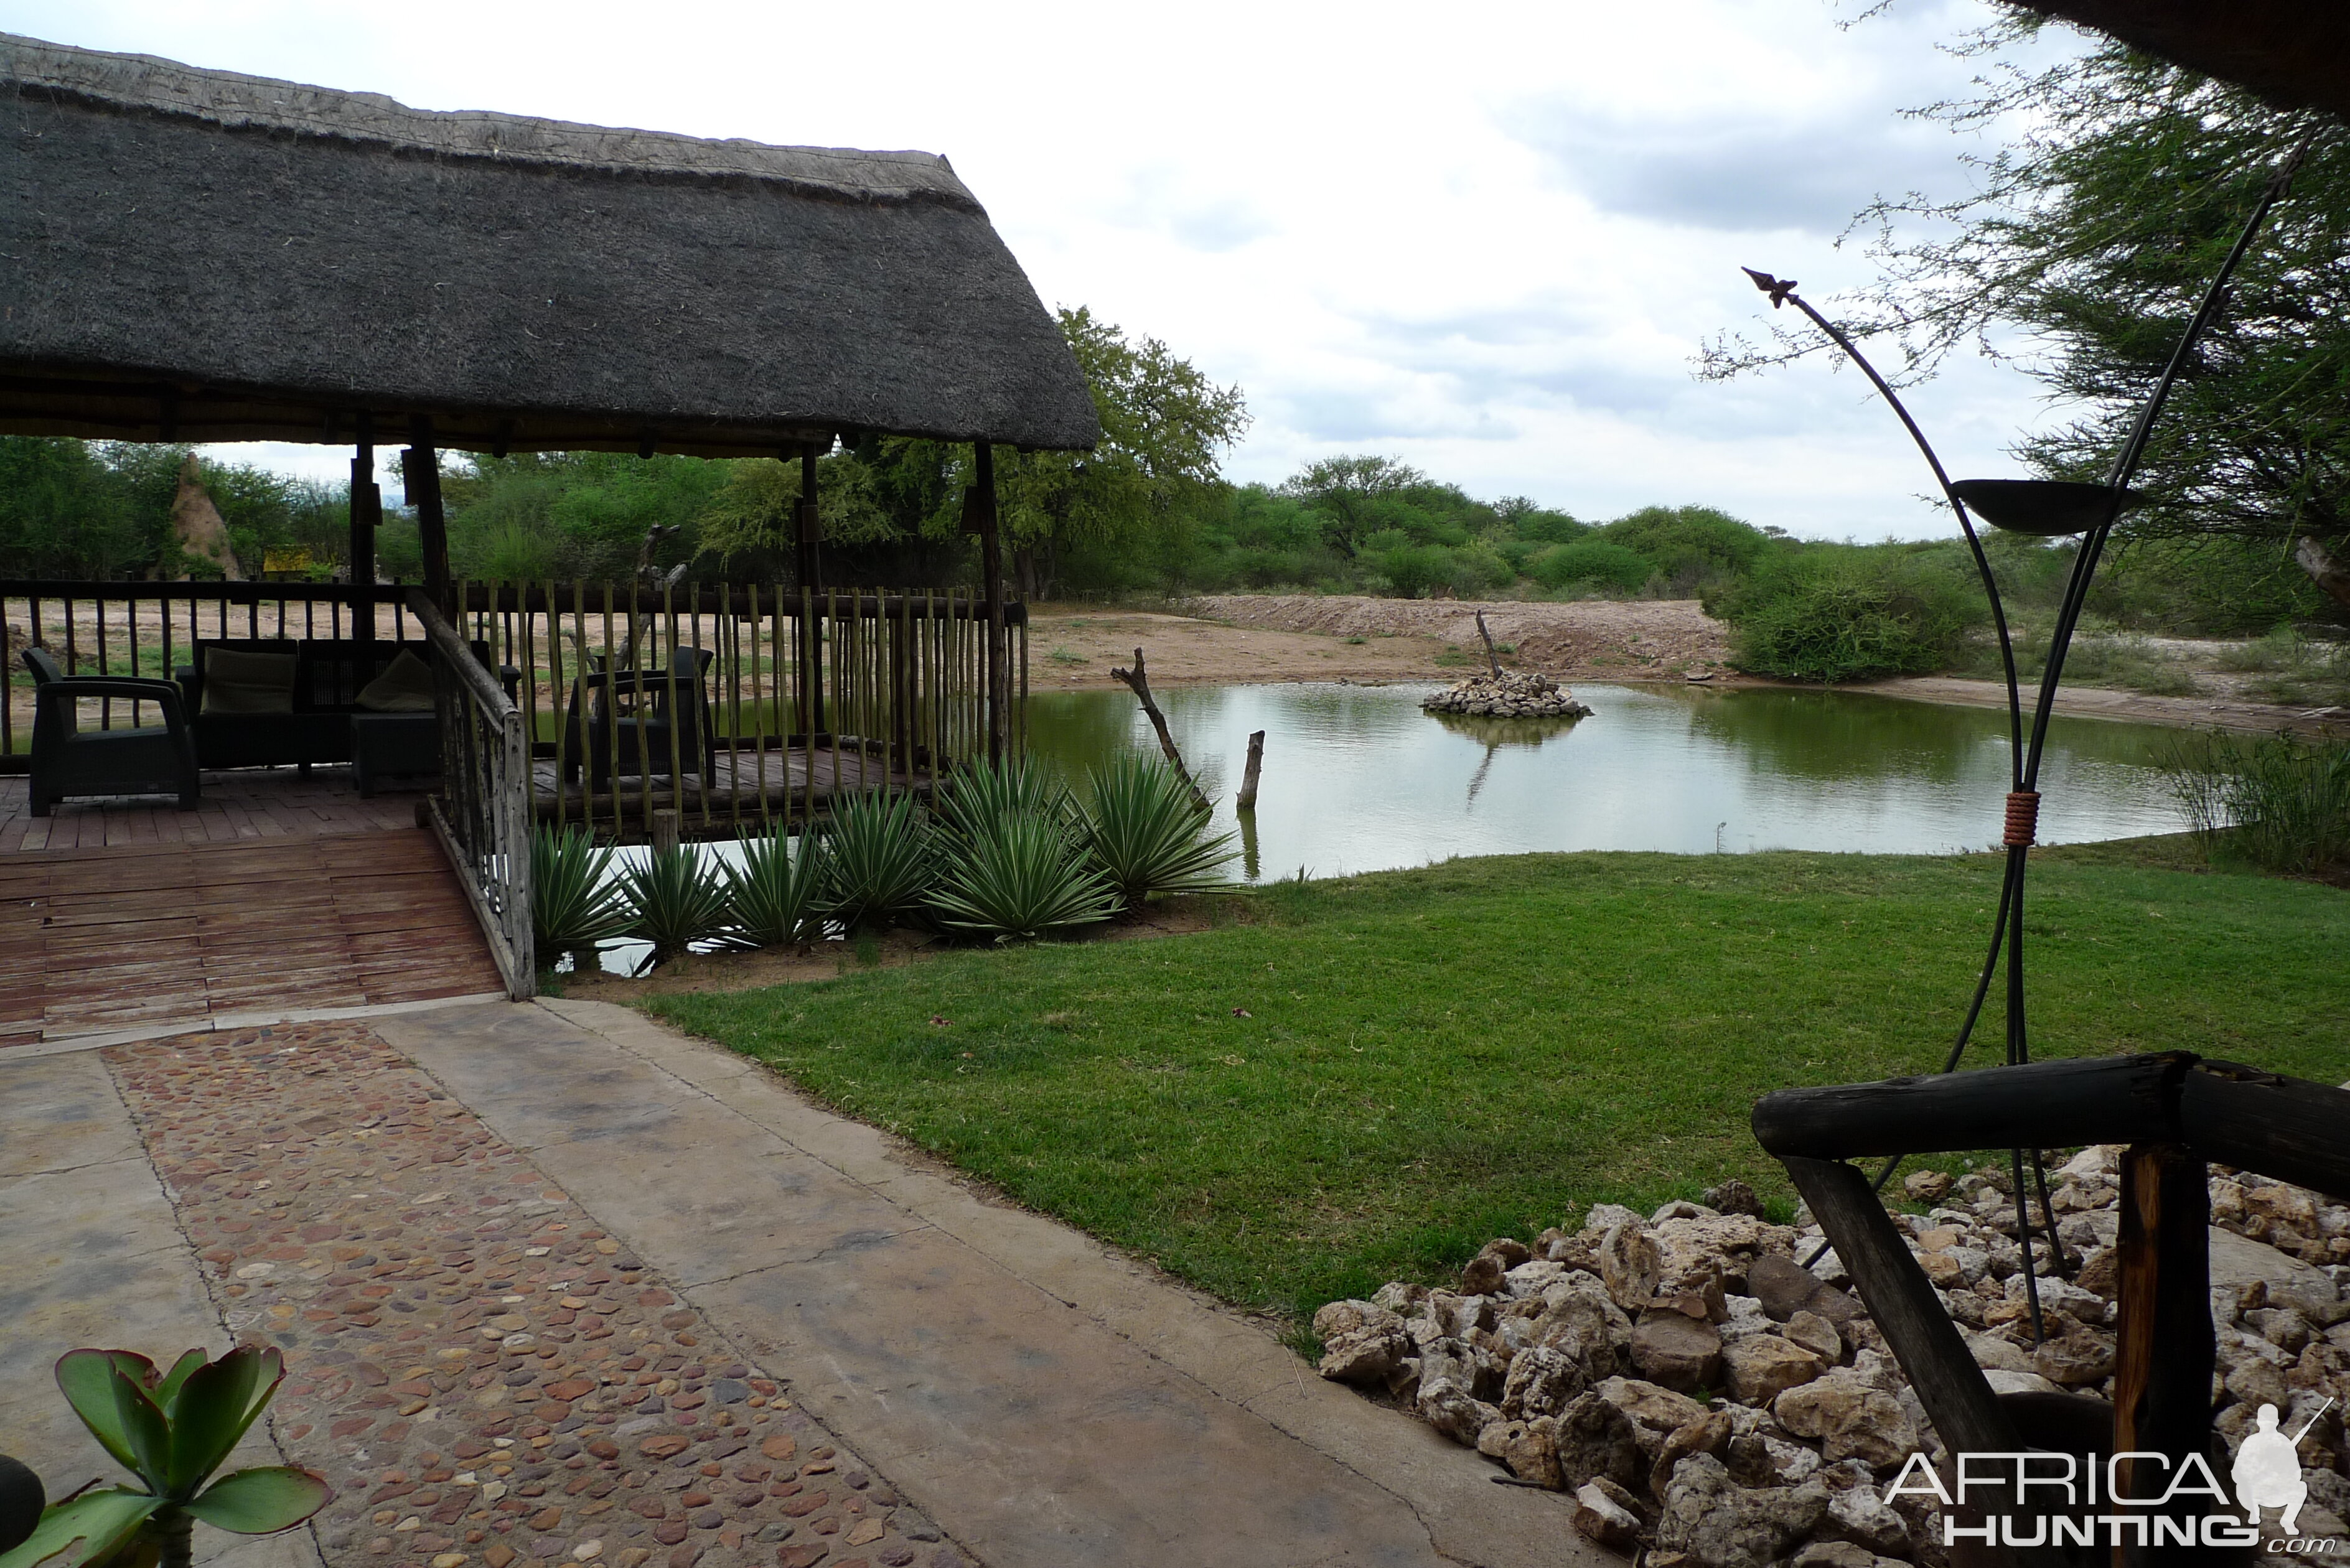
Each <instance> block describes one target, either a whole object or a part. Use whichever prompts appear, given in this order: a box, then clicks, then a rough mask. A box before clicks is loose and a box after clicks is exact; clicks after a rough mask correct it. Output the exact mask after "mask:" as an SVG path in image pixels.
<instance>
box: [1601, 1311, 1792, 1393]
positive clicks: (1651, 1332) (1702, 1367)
mask: <svg viewBox="0 0 2350 1568" xmlns="http://www.w3.org/2000/svg"><path fill="white" fill-rule="evenodd" d="M1831 1332H1834V1331H1833V1330H1832V1331H1831ZM1632 1365H1633V1366H1637V1367H1638V1368H1639V1369H1640V1375H1641V1376H1644V1377H1646V1378H1648V1380H1649V1381H1650V1382H1652V1383H1659V1384H1662V1385H1663V1386H1665V1387H1667V1388H1671V1389H1675V1390H1678V1391H1679V1392H1680V1393H1683V1394H1693V1393H1695V1392H1696V1391H1697V1390H1698V1389H1700V1388H1705V1387H1711V1386H1713V1385H1714V1384H1715V1383H1718V1382H1720V1381H1721V1334H1718V1333H1716V1332H1715V1331H1714V1326H1713V1324H1711V1323H1708V1322H1706V1321H1705V1320H1704V1319H1703V1318H1695V1319H1692V1318H1691V1317H1690V1316H1689V1315H1688V1314H1685V1313H1682V1312H1678V1311H1671V1310H1668V1311H1662V1312H1659V1311H1655V1310H1650V1311H1648V1312H1645V1313H1642V1314H1640V1321H1639V1324H1638V1326H1636V1327H1635V1328H1634V1329H1633V1330H1632Z"/></svg>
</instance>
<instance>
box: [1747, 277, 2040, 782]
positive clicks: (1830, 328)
mask: <svg viewBox="0 0 2350 1568" xmlns="http://www.w3.org/2000/svg"><path fill="white" fill-rule="evenodd" d="M1738 270H1739V271H1741V272H1742V273H1744V274H1745V275H1747V276H1748V277H1751V278H1752V279H1753V280H1754V286H1755V287H1756V288H1759V289H1761V290H1762V291H1763V293H1765V294H1767V295H1769V296H1771V308H1772V309H1773V310H1776V309H1777V308H1779V306H1782V305H1793V306H1794V307H1795V308H1796V309H1798V310H1800V311H1802V312H1803V313H1804V315H1805V316H1807V317H1810V318H1811V321H1812V325H1813V326H1814V327H1818V328H1819V329H1820V330H1821V331H1823V332H1825V333H1826V334H1827V335H1828V336H1829V337H1832V338H1834V339H1835V345H1836V347H1837V348H1841V349H1843V350H1844V351H1845V354H1846V357H1847V358H1850V359H1851V360H1852V362H1853V363H1854V364H1856V365H1857V366H1859V367H1860V373H1861V374H1862V375H1864V376H1866V377H1867V378H1868V381H1869V385H1871V386H1873V387H1875V388H1876V389H1877V395H1878V396H1879V397H1881V398H1883V399H1884V400H1885V401H1886V402H1887V405H1888V406H1890V407H1891V409H1892V410H1893V412H1894V416H1895V417H1896V418H1898V420H1900V421H1901V426H1902V428H1903V429H1904V430H1906V431H1908V432H1909V439H1910V440H1911V441H1916V442H1917V443H1918V452H1920V453H1922V454H1923V455H1924V457H1925V459H1926V466H1927V467H1929V468H1930V469H1932V470H1933V471H1934V483H1937V484H1939V485H1940V486H1941V487H1942V499H1943V500H1944V501H1945V502H1947V503H1948V504H1950V510H1951V512H1953V513H1954V514H1957V516H1958V519H1959V529H1960V532H1961V533H1963V534H1965V535H1966V536H1967V548H1968V550H1969V551H1970V552H1971V553H1972V554H1973V556H1974V558H1975V571H1976V573H1977V575H1979V576H1981V578H1982V586H1983V593H1984V594H1985V595H1986V596H1987V597H1989V598H1990V600H1991V623H1992V624H1993V625H1994V626H1995V627H1997V628H1998V629H1999V661H2000V666H2001V668H2002V670H2004V671H2005V673H2006V676H2007V723H2008V764H2009V765H2008V773H2009V776H2010V777H2011V778H2012V779H2013V780H2014V781H2016V782H2014V783H2012V784H2010V785H2009V787H2010V788H2012V789H2022V787H2023V784H2022V777H2023V699H2022V692H2021V691H2020V689H2019V688H2018V686H2017V684H2016V679H2015V645H2014V642H2013V641H2012V639H2011V638H2010V637H2009V635H2008V629H2007V607H2006V605H2005V604H2004V603H2003V602H2002V600H2001V598H2000V593H1999V582H1998V579H1996V578H1995V577H1993V576H1991V557H1990V556H1986V555H1985V554H1984V553H1983V547H1982V540H1981V537H1980V536H1979V535H1977V534H1976V533H1975V525H1974V519H1973V518H1972V517H1970V516H1969V515H1968V514H1967V506H1966V503H1965V502H1963V501H1960V499H1959V496H1958V493H1957V492H1956V491H1954V490H1952V489H1951V488H1950V475H1949V474H1948V473H1947V472H1944V471H1943V469H1942V460H1941V458H1940V457H1939V455H1937V454H1936V452H1935V451H1934V443H1933V442H1931V441H1928V440H1927V439H1926V432H1925V431H1922V430H1920V429H1918V421H1916V420H1914V419H1912V418H1910V417H1909V410H1908V407H1907V406H1906V405H1904V404H1903V402H1902V401H1901V398H1900V396H1899V394H1898V393H1897V392H1895V391H1894V389H1893V385H1892V383H1891V382H1889V381H1887V379H1885V378H1884V377H1882V376H1880V375H1878V374H1877V367H1876V366H1874V365H1872V364H1870V363H1869V362H1868V356H1867V355H1866V354H1863V353H1862V352H1861V351H1860V347H1859V345H1857V344H1856V343H1855V342H1853V340H1852V338H1851V337H1849V336H1847V335H1846V332H1845V330H1844V328H1842V327H1838V326H1837V325H1836V324H1835V322H1833V321H1830V320H1829V319H1828V318H1827V317H1825V316H1822V315H1821V314H1820V313H1819V312H1818V311H1816V310H1814V309H1813V308H1812V305H1811V302H1810V301H1809V300H1807V299H1805V298H1804V296H1802V295H1800V294H1797V293H1796V292H1795V283H1794V279H1793V278H1788V279H1786V280H1784V281H1782V280H1781V279H1778V278H1775V277H1773V276H1772V275H1770V274H1769V273H1763V272H1756V271H1755V270H1754V269H1753V268H1752V267H1751V266H1749V267H1741V268H1739V269H1738Z"/></svg>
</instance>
